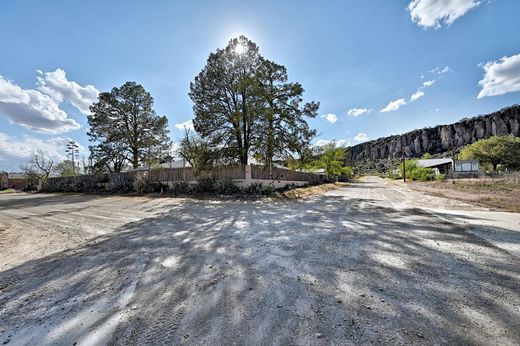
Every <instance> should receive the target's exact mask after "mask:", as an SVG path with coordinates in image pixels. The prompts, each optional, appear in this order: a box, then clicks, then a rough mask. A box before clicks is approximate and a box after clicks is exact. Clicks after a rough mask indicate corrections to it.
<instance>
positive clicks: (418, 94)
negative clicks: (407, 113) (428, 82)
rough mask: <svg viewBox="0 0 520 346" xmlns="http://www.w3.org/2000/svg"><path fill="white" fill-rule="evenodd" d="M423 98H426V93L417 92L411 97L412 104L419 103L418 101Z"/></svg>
mask: <svg viewBox="0 0 520 346" xmlns="http://www.w3.org/2000/svg"><path fill="white" fill-rule="evenodd" d="M423 96H424V91H422V90H417V92H416V93H415V94H413V95H412V96H411V97H410V102H413V101H417V100H418V99H420V98H421V97H423Z"/></svg>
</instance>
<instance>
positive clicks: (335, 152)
mask: <svg viewBox="0 0 520 346" xmlns="http://www.w3.org/2000/svg"><path fill="white" fill-rule="evenodd" d="M312 157H313V158H314V159H313V160H312V161H308V162H307V163H303V165H300V162H301V161H296V160H293V161H289V168H291V169H297V168H299V167H302V168H303V169H305V170H311V171H314V170H318V169H324V170H325V174H326V175H327V178H328V179H329V180H333V177H335V176H343V177H346V178H348V179H350V178H352V169H351V168H350V167H349V166H347V165H345V162H346V156H345V148H343V147H337V146H336V143H335V142H331V143H329V144H325V145H321V146H315V147H314V148H313V149H312Z"/></svg>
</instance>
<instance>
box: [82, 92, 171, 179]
mask: <svg viewBox="0 0 520 346" xmlns="http://www.w3.org/2000/svg"><path fill="white" fill-rule="evenodd" d="M90 111H91V113H92V114H91V115H89V116H88V123H89V125H90V130H89V132H88V133H87V134H88V136H89V137H90V141H92V142H95V145H93V146H90V151H91V156H92V157H93V158H95V159H96V160H97V162H99V163H101V164H102V165H105V167H107V169H109V170H113V171H116V172H119V171H120V170H121V168H122V167H123V166H124V163H125V161H127V162H129V163H130V164H131V165H132V167H133V168H137V167H139V164H140V163H143V162H147V161H149V160H150V158H149V157H148V155H149V154H150V153H154V155H156V156H161V155H162V154H163V153H164V154H166V152H167V151H168V148H169V147H168V143H169V138H168V129H167V127H168V119H167V118H166V117H165V116H159V115H157V114H156V113H155V111H154V109H153V97H152V96H151V95H150V93H149V92H147V91H146V90H145V89H144V88H143V87H142V86H141V85H139V84H137V83H135V82H126V83H125V84H124V85H122V86H121V87H119V88H113V89H112V91H110V92H104V93H100V94H99V100H98V102H96V103H95V104H93V105H92V106H91V107H90Z"/></svg>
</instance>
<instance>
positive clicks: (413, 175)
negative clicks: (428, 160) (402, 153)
mask: <svg viewBox="0 0 520 346" xmlns="http://www.w3.org/2000/svg"><path fill="white" fill-rule="evenodd" d="M410 179H412V180H415V181H430V180H435V173H434V172H433V169H431V168H425V167H416V168H415V169H413V170H412V171H411V172H410Z"/></svg>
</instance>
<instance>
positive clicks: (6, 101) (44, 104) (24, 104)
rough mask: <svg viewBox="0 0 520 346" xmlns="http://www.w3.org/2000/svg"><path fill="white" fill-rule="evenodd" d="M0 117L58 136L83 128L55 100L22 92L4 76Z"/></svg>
mask: <svg viewBox="0 0 520 346" xmlns="http://www.w3.org/2000/svg"><path fill="white" fill-rule="evenodd" d="M0 114H3V115H4V116H6V117H7V118H8V119H9V120H10V121H11V122H13V123H18V124H20V125H22V126H24V127H26V128H28V129H30V130H33V131H36V132H43V133H53V134H56V133H61V132H66V131H69V130H74V129H79V128H80V127H81V126H80V124H78V123H77V122H76V121H75V120H74V119H71V118H68V116H67V113H65V112H64V111H63V110H61V109H60V108H59V104H58V102H57V101H56V100H55V99H53V98H51V97H50V96H48V95H46V94H44V93H41V92H40V91H37V90H31V89H22V88H21V87H19V86H18V85H16V84H14V83H12V82H11V81H9V80H7V79H5V78H4V77H2V76H0Z"/></svg>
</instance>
